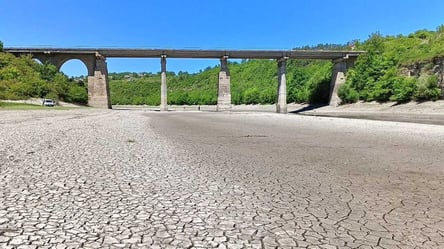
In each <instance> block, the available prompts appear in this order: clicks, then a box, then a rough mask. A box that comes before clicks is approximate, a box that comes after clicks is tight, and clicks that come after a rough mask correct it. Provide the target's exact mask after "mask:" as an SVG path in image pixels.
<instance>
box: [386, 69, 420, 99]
mask: <svg viewBox="0 0 444 249" xmlns="http://www.w3.org/2000/svg"><path fill="white" fill-rule="evenodd" d="M416 88H417V82H416V78H413V77H412V78H407V77H402V76H399V77H397V79H396V81H395V83H394V91H393V95H392V96H391V97H390V100H391V101H396V102H399V103H404V102H408V101H410V100H412V99H413V95H414V94H415V91H416Z"/></svg>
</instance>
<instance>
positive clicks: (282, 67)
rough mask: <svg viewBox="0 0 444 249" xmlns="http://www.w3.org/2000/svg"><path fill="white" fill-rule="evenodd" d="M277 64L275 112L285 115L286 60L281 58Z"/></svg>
mask: <svg viewBox="0 0 444 249" xmlns="http://www.w3.org/2000/svg"><path fill="white" fill-rule="evenodd" d="M277 64H278V89H277V102H276V112H277V113H287V78H286V76H285V74H286V73H287V58H282V59H279V60H278V61H277Z"/></svg>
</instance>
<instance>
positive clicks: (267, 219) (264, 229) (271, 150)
mask: <svg viewBox="0 0 444 249" xmlns="http://www.w3.org/2000/svg"><path fill="white" fill-rule="evenodd" d="M443 152H444V127H443V126H436V125H421V124H407V123H396V122H381V121H365V120H347V119H335V118H320V117H305V116H296V115H279V114H271V113H268V114H261V113H254V114H252V113H201V112H194V113H193V112H187V113H185V112H168V113H157V112H149V111H145V110H90V109H79V110H68V111H66V110H65V111H55V110H48V111H2V112H0V248H323V249H333V248H338V249H339V248H363V249H364V248H387V249H388V248H424V249H432V248H444V209H443V207H444V192H443V191H442V189H443V183H444V155H443Z"/></svg>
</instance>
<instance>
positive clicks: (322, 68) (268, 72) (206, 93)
mask: <svg viewBox="0 0 444 249" xmlns="http://www.w3.org/2000/svg"><path fill="white" fill-rule="evenodd" d="M228 67H229V70H230V75H231V96H232V103H233V104H259V103H261V104H270V103H275V100H276V91H277V65H276V62H275V61H272V60H248V61H243V62H242V63H229V65H228ZM331 67H332V65H331V62H329V61H311V60H306V61H298V60H290V61H289V62H288V63H287V91H288V100H289V101H291V102H326V101H327V100H328V94H329V86H330V78H331ZM219 71H220V69H219V67H218V66H216V67H213V68H207V69H206V70H204V71H203V72H200V73H196V74H188V73H182V72H181V73H179V74H174V73H172V72H169V73H168V74H167V82H168V103H169V104H177V105H182V104H190V105H191V104H201V105H202V104H216V101H217V82H218V73H219ZM110 89H111V101H112V103H113V104H148V105H158V104H159V103H160V74H149V73H145V74H138V73H119V74H115V73H113V74H110Z"/></svg>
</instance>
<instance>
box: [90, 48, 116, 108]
mask: <svg viewBox="0 0 444 249" xmlns="http://www.w3.org/2000/svg"><path fill="white" fill-rule="evenodd" d="M88 105H89V106H92V107H97V108H108V109H111V108H112V107H111V99H110V94H109V84H108V68H107V65H106V58H105V57H103V56H101V55H100V54H96V59H95V65H94V74H93V75H90V76H88Z"/></svg>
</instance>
